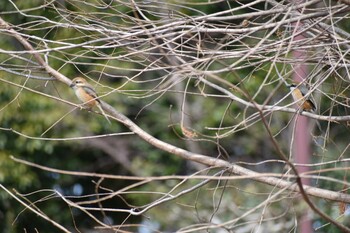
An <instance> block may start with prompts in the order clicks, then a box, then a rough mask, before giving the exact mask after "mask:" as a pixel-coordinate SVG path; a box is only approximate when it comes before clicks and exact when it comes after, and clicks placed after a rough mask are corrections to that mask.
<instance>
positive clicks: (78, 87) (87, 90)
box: [70, 77, 111, 124]
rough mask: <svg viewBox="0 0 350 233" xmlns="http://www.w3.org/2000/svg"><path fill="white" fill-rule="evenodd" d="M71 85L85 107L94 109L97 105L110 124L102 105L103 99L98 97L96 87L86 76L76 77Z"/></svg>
mask: <svg viewBox="0 0 350 233" xmlns="http://www.w3.org/2000/svg"><path fill="white" fill-rule="evenodd" d="M70 87H71V88H73V90H74V92H75V95H76V96H77V97H78V99H79V100H80V101H81V102H82V103H83V106H84V107H86V108H88V109H92V108H93V107H95V106H97V107H98V109H100V111H101V112H102V115H103V116H104V117H105V118H106V119H107V121H108V122H109V124H111V122H110V120H109V119H108V117H107V115H106V113H105V112H104V111H103V109H102V107H101V101H100V100H99V99H98V96H97V93H96V91H95V89H94V88H93V87H92V86H91V85H90V84H89V83H88V82H87V81H86V80H85V79H84V78H81V77H77V78H74V79H73V80H72V83H71V85H70Z"/></svg>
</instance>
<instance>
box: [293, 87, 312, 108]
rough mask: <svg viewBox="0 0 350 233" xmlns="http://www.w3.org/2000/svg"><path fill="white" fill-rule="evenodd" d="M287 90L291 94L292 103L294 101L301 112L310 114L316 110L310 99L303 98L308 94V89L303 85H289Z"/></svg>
mask: <svg viewBox="0 0 350 233" xmlns="http://www.w3.org/2000/svg"><path fill="white" fill-rule="evenodd" d="M289 89H290V90H291V92H292V96H293V99H294V101H296V103H297V105H298V106H299V108H300V109H301V110H302V111H309V112H311V111H315V110H316V105H315V104H314V102H313V101H312V100H311V98H310V97H305V95H306V94H307V93H308V92H309V89H308V88H307V87H306V86H305V85H304V84H298V85H295V84H291V85H289Z"/></svg>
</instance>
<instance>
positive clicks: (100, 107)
mask: <svg viewBox="0 0 350 233" xmlns="http://www.w3.org/2000/svg"><path fill="white" fill-rule="evenodd" d="M97 107H98V109H100V111H101V113H102V115H103V116H104V117H105V118H106V120H107V121H108V123H109V124H110V125H111V124H112V123H111V121H110V120H109V119H108V116H107V115H106V113H105V111H103V108H102V106H101V104H100V103H97Z"/></svg>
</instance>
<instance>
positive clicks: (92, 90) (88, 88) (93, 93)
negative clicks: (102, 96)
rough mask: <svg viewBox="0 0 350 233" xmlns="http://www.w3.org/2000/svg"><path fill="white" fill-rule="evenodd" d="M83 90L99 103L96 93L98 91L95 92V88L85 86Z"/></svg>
mask: <svg viewBox="0 0 350 233" xmlns="http://www.w3.org/2000/svg"><path fill="white" fill-rule="evenodd" d="M82 88H83V89H84V91H86V93H88V94H89V95H91V96H92V97H94V98H95V99H96V100H97V101H99V100H98V99H97V93H96V91H95V90H94V88H93V87H92V86H90V85H86V86H83V87H82Z"/></svg>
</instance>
